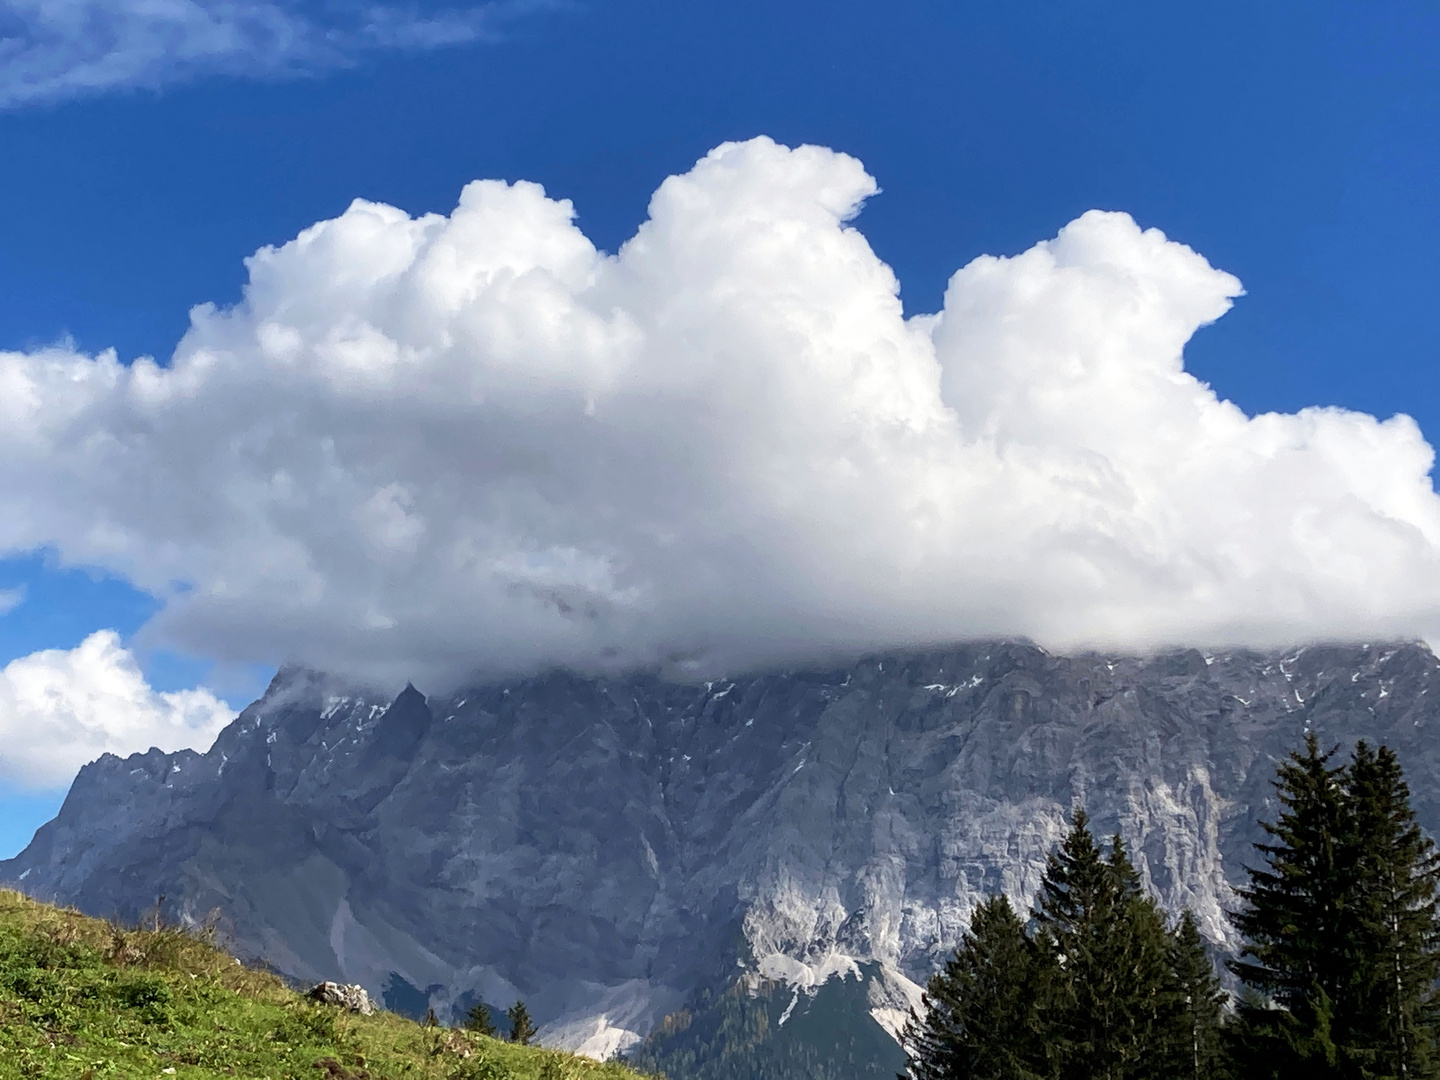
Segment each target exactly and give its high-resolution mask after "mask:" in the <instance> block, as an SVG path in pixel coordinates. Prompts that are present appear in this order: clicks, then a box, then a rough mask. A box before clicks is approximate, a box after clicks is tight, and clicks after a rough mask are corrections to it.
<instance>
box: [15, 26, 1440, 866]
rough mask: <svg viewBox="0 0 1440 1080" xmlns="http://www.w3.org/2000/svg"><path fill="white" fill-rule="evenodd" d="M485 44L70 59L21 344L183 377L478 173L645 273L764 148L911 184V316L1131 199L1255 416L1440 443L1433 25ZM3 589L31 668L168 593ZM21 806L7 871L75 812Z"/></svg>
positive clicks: (195, 660) (656, 31) (33, 110)
mask: <svg viewBox="0 0 1440 1080" xmlns="http://www.w3.org/2000/svg"><path fill="white" fill-rule="evenodd" d="M200 6H201V7H202V8H203V7H204V5H203V4H202V5H200ZM94 7H95V8H96V10H99V11H102V12H105V11H110V12H111V14H112V15H113V17H114V18H115V19H117V20H121V19H123V18H124V17H125V10H126V9H125V6H124V5H122V4H117V5H114V7H113V10H112V9H111V8H110V6H108V5H106V4H103V3H102V4H96V5H94ZM242 7H243V5H242ZM260 7H261V6H260V5H257V10H260ZM25 9H26V5H20V4H13V5H12V4H5V3H0V34H6V33H11V32H14V33H18V34H20V35H21V40H22V43H24V41H26V40H27V39H25V38H24V35H25V34H27V33H28V34H30V35H31V37H32V38H34V39H35V40H40V39H41V38H43V37H44V35H43V34H40V32H39V31H35V30H34V29H33V27H32V28H31V29H30V30H25V29H23V26H24V21H23V20H24V11H25ZM7 13H8V14H9V15H10V16H11V22H14V21H15V20H16V19H19V20H21V25H22V29H21V30H20V31H14V30H13V29H12V28H11V26H10V24H9V23H7V22H6V21H5V19H4V16H5V15H6V14H7ZM265 17H266V18H279V19H291V20H295V21H296V22H297V24H303V25H305V26H310V27H312V29H313V27H314V26H317V25H320V26H321V28H322V30H323V29H325V25H328V24H325V25H322V24H321V17H320V16H319V15H317V14H315V13H314V12H307V10H306V9H305V8H304V7H303V6H287V5H279V6H276V7H272V8H266V9H265ZM332 18H333V16H332ZM397 18H399V17H398V16H397ZM447 18H449V17H448V16H447ZM402 21H403V20H402ZM452 23H453V25H452V24H451V23H446V24H445V25H444V26H442V27H441V31H433V28H432V31H426V32H425V33H420V32H418V31H417V32H409V31H406V32H402V31H403V30H404V28H403V27H402V28H401V29H399V30H394V31H393V32H392V31H388V30H387V31H386V32H385V33H384V34H379V33H377V32H376V31H374V29H373V27H371V28H366V29H363V30H362V29H356V28H355V27H348V28H343V33H341V32H340V31H336V32H334V33H331V35H330V37H329V38H326V37H325V34H324V33H320V32H318V31H317V32H316V34H315V35H314V36H315V40H317V41H319V40H328V41H331V42H332V43H334V42H338V43H339V44H337V45H334V47H333V48H330V49H329V51H325V50H320V49H318V48H315V49H309V50H301V51H299V52H297V53H295V54H287V55H283V56H277V55H275V54H274V52H273V48H272V47H271V45H270V44H267V39H266V38H265V37H264V35H263V34H261V33H259V32H257V33H256V34H255V35H252V37H242V40H241V41H240V43H239V44H238V45H235V46H234V47H233V48H228V51H225V52H223V53H219V54H210V53H206V52H204V51H203V50H202V51H200V52H198V53H196V54H194V55H192V56H190V58H189V59H187V60H186V61H185V62H184V63H180V62H178V61H176V62H173V63H172V62H170V61H169V60H167V59H166V56H165V55H164V54H163V52H162V53H161V54H160V55H159V56H158V57H157V56H149V57H148V58H142V60H143V62H141V61H136V62H135V63H133V64H130V65H129V66H127V65H126V64H123V63H114V64H111V67H110V69H108V70H113V71H115V72H118V73H119V74H116V75H114V76H113V77H112V76H106V79H109V82H106V80H105V79H101V80H99V85H94V84H95V83H96V81H97V80H96V79H95V78H93V77H90V76H86V77H85V78H81V77H79V76H75V77H74V78H73V79H72V78H70V76H68V75H67V71H70V70H71V69H72V68H74V69H76V70H78V66H80V65H82V64H84V63H90V62H91V61H93V60H94V57H95V55H96V51H97V50H99V52H100V53H104V50H105V48H106V47H107V46H105V45H104V43H103V42H102V43H101V44H99V45H97V44H96V43H94V42H84V43H81V44H79V45H76V44H74V43H71V45H70V46H67V48H68V49H69V51H66V49H64V48H58V47H55V48H52V50H51V51H52V52H54V53H55V55H54V56H51V55H50V54H46V55H47V57H48V58H47V59H46V60H45V63H47V64H49V65H51V66H50V67H49V68H47V69H46V71H47V72H49V75H47V78H48V77H52V76H53V78H51V83H49V84H47V86H49V87H50V88H49V89H45V90H44V91H43V92H39V91H36V92H34V93H31V92H30V91H28V90H25V89H24V87H21V88H20V90H16V89H15V87H13V86H12V87H9V88H7V89H6V90H0V98H3V99H5V100H8V101H9V102H10V104H9V106H8V108H5V109H4V110H3V111H0V159H3V160H4V162H5V165H6V167H5V168H4V169H3V170H0V350H7V349H8V350H16V351H22V352H26V351H28V352H34V351H36V350H38V349H41V348H42V347H44V346H48V345H51V344H53V343H56V342H60V341H64V340H67V339H68V340H69V341H71V342H73V345H74V347H75V348H77V349H78V350H81V351H83V352H86V353H94V352H97V351H99V350H102V349H106V348H111V347H113V348H114V349H116V350H117V351H118V353H119V356H120V358H121V359H122V360H123V361H126V362H128V361H130V360H132V359H133V358H134V357H136V356H139V355H142V354H148V355H152V356H155V357H157V358H159V359H160V360H161V361H162V362H163V361H165V360H167V359H168V357H169V356H170V354H171V352H172V350H173V349H174V348H175V346H176V343H177V342H178V341H179V340H180V337H181V335H182V334H183V333H184V331H185V329H186V325H187V319H188V312H189V310H190V308H191V307H192V306H194V305H196V304H200V303H204V302H215V303H218V304H221V305H228V304H234V303H236V302H238V301H239V300H240V299H241V287H242V284H243V283H244V281H245V279H246V268H245V265H244V262H243V260H244V259H245V257H246V256H248V255H250V254H251V253H252V252H254V251H256V250H257V249H258V248H260V247H262V246H263V245H267V244H279V243H283V242H285V241H287V240H288V239H290V238H291V237H293V236H294V235H295V234H296V233H298V232H299V231H300V230H301V229H303V228H305V227H307V226H308V225H310V224H311V223H313V222H316V221H319V220H322V219H326V218H331V217H334V216H336V215H338V214H340V213H341V212H342V211H344V210H345V208H346V207H347V206H348V205H349V204H350V202H351V200H352V199H354V198H356V197H363V198H365V199H369V200H374V201H377V202H384V203H388V204H391V205H394V206H397V207H399V208H401V209H403V210H405V211H408V212H409V213H411V214H420V213H424V212H431V211H434V212H439V213H449V212H450V210H451V209H452V208H453V207H454V205H455V201H456V199H457V197H458V194H459V191H460V189H461V188H462V186H463V185H464V184H466V183H467V182H468V181H470V180H473V179H476V178H500V179H506V180H520V179H528V180H533V181H537V182H539V183H541V184H543V185H544V187H545V190H546V192H547V193H548V194H549V195H550V196H552V197H562V198H567V199H570V200H572V201H573V203H574V206H575V208H576V211H577V214H578V224H579V226H580V227H581V228H582V229H583V230H584V232H585V233H586V234H587V235H588V236H589V237H590V238H591V240H592V241H594V243H595V244H596V245H598V246H599V247H600V248H602V249H604V250H607V251H612V252H613V251H614V250H616V248H617V247H618V246H619V245H620V244H621V243H623V242H624V241H625V240H626V239H627V238H628V237H630V236H631V235H632V234H633V233H634V231H635V229H636V228H637V226H638V225H639V224H640V223H641V222H642V221H643V220H644V219H645V215H646V206H647V202H648V200H649V199H650V197H651V195H652V193H653V192H654V190H655V188H656V186H657V185H658V184H659V182H660V181H661V180H662V179H663V178H664V177H666V176H667V175H670V174H676V173H683V172H685V171H686V170H688V169H689V168H690V167H691V166H692V165H693V164H694V162H695V161H696V160H697V159H698V158H700V157H702V156H703V155H705V154H706V152H707V151H709V150H710V149H711V148H712V147H715V146H716V145H718V144H720V143H722V142H725V141H727V140H744V139H749V138H751V137H753V136H756V135H762V134H763V135H769V136H771V137H772V138H774V139H775V140H777V141H778V142H780V143H782V144H786V145H791V146H794V145H798V144H801V143H816V144H820V145H823V146H828V147H833V148H834V149H836V150H839V151H843V152H845V153H848V154H851V155H854V156H855V157H857V158H859V159H860V161H862V162H863V163H864V165H865V167H866V169H867V170H868V171H869V172H870V174H871V175H873V176H874V177H875V178H876V179H877V180H878V182H879V185H880V188H881V189H882V190H881V194H879V195H878V196H876V197H874V198H873V199H871V200H870V201H869V203H868V204H867V205H866V207H865V209H864V210H863V212H862V214H861V215H860V217H859V218H858V222H857V223H858V226H859V227H860V229H861V230H862V231H863V233H864V235H865V237H866V238H867V239H868V240H869V242H870V244H871V245H872V247H873V248H874V250H875V252H876V254H877V255H878V256H879V257H880V258H881V259H883V260H884V261H885V262H886V263H888V264H889V265H890V266H891V267H893V268H894V270H895V273H896V275H897V276H898V278H899V280H900V282H901V290H902V291H901V297H902V300H903V302H904V305H905V310H906V312H907V313H910V314H914V313H919V312H930V311H935V310H938V309H939V307H940V305H941V302H942V295H943V292H944V289H945V284H946V281H947V279H948V278H949V277H950V275H951V274H952V273H954V272H955V270H956V269H957V268H959V267H961V266H962V265H964V264H966V263H968V262H969V261H970V260H972V259H973V258H975V257H976V256H979V255H982V254H987V253H988V254H996V255H1015V254H1018V253H1020V252H1022V251H1025V250H1026V249H1028V248H1030V247H1031V246H1032V245H1034V244H1036V243H1037V242H1038V241H1041V240H1044V239H1046V238H1048V237H1051V236H1054V235H1055V233H1056V231H1057V230H1058V229H1060V228H1061V227H1062V226H1064V225H1065V224H1066V223H1067V222H1070V221H1071V220H1073V219H1075V218H1076V217H1078V216H1079V215H1080V214H1082V213H1083V212H1085V211H1086V210H1089V209H1092V208H1100V209H1105V210H1120V211H1125V212H1128V213H1129V214H1131V215H1133V217H1134V218H1135V219H1136V221H1138V222H1139V224H1140V225H1141V226H1143V227H1151V226H1154V227H1158V228H1159V229H1162V230H1163V231H1164V232H1165V233H1166V234H1167V235H1168V236H1169V237H1171V238H1172V239H1174V240H1178V241H1180V242H1182V243H1184V244H1187V245H1189V246H1190V247H1192V248H1193V249H1195V250H1196V251H1198V252H1200V253H1201V254H1203V255H1204V256H1205V257H1206V258H1207V259H1208V260H1209V261H1210V263H1211V264H1213V265H1214V266H1215V267H1217V268H1220V269H1222V270H1225V271H1228V272H1230V273H1232V274H1234V275H1236V276H1237V277H1238V278H1239V279H1240V280H1241V281H1242V282H1243V284H1244V288H1245V290H1246V295H1245V296H1243V297H1241V298H1240V299H1239V300H1238V301H1237V302H1236V304H1235V307H1234V310H1233V311H1231V312H1230V313H1229V314H1228V315H1226V316H1225V317H1224V318H1223V319H1221V320H1220V321H1219V322H1217V323H1216V324H1215V325H1214V326H1211V327H1207V328H1205V329H1203V330H1201V331H1200V332H1199V333H1198V334H1197V336H1196V337H1195V338H1194V340H1193V341H1192V342H1191V343H1190V345H1189V346H1188V347H1187V349H1186V366H1187V369H1188V370H1189V371H1191V372H1193V373H1194V374H1196V375H1197V376H1199V378H1201V379H1203V380H1205V381H1207V382H1209V383H1210V384H1212V385H1213V387H1214V388H1215V390H1216V391H1217V392H1218V393H1219V395H1220V396H1222V397H1225V398H1229V399H1231V400H1233V401H1234V402H1236V403H1237V404H1238V405H1239V406H1240V407H1241V408H1243V409H1244V410H1245V411H1246V412H1248V413H1252V414H1253V413H1257V412H1265V411H1270V410H1277V411H1282V412H1292V411H1294V410H1296V409H1299V408H1301V407H1303V406H1309V405H1336V406H1343V407H1345V408H1348V409H1353V410H1358V411H1361V412H1365V413H1371V414H1374V415H1376V416H1378V417H1380V418H1384V417H1388V416H1390V415H1392V414H1394V413H1397V412H1404V413H1408V414H1410V415H1411V416H1413V417H1414V418H1415V419H1416V420H1417V421H1418V423H1419V425H1420V428H1421V430H1422V431H1423V432H1425V433H1426V434H1427V435H1430V436H1431V437H1432V438H1433V434H1434V433H1435V432H1436V431H1440V398H1437V393H1436V391H1437V383H1440V372H1437V365H1436V362H1435V361H1436V359H1437V356H1440V321H1437V320H1436V319H1435V318H1434V315H1433V312H1434V310H1435V299H1434V294H1435V292H1436V288H1437V284H1440V281H1437V271H1436V269H1435V266H1436V260H1435V255H1434V253H1435V251H1436V249H1437V247H1440V210H1437V200H1436V198H1435V191H1434V180H1433V178H1434V177H1435V175H1436V173H1437V166H1440V145H1437V141H1440V77H1437V76H1436V75H1435V72H1434V57H1435V56H1436V55H1437V45H1440V11H1437V9H1436V8H1435V6H1434V5H1433V4H1426V3H1408V4H1407V3H1394V4H1384V5H1375V4H1359V3H1347V4H1337V3H1315V2H1311V3H1305V4H1298V3H1295V4H1292V3H1275V4H1269V5H1254V4H1243V5H1242V4H1235V3H1209V4H1205V5H1188V6H1182V5H1158V6H1157V5H1154V4H1139V3H1112V4H1107V5H1080V4H1064V3H1023V2H1022V3H1011V4H1003V5H999V4H985V5H980V4H965V3H918V2H899V3H889V4H884V5H880V4H863V3H847V2H841V3H835V2H831V3H826V4H820V3H810V2H808V0H789V2H784V3H778V4H777V3H774V2H769V3H764V4H761V3H748V2H730V3H726V4H710V3H687V4H659V3H641V2H629V0H613V2H609V0H591V2H577V3H560V4H552V5H518V6H517V5H510V6H506V7H504V8H489V9H485V10H483V11H478V12H477V13H474V14H472V15H468V16H464V17H461V18H459V21H458V23H457V22H454V20H453V19H452ZM427 25H428V24H427ZM329 29H331V30H334V28H333V27H330V28H329ZM422 29H423V28H422ZM45 33H46V34H51V35H52V36H53V34H54V33H56V31H54V29H53V28H49V29H47V30H45ZM427 34H428V35H429V36H427ZM337 35H338V36H337ZM45 40H49V39H45ZM302 40H303V36H302ZM41 43H42V44H43V43H44V42H43V41H42V42H41ZM62 44H63V43H62ZM51 45H52V46H53V42H51ZM30 47H31V51H32V52H33V51H34V50H35V49H37V48H38V47H39V46H37V45H35V43H34V41H33V40H32V41H30ZM48 47H50V46H47V48H48ZM138 47H139V46H137V48H138ZM57 50H58V51H57ZM57 56H58V59H57V58H56V57H57ZM112 59H113V57H112ZM67 64H68V65H71V67H69V68H67V66H66V65H67ZM87 70H88V69H87ZM127 72H128V74H127ZM87 79H88V84H87ZM52 84H53V85H52ZM27 95H29V96H27ZM3 589H10V590H18V591H16V592H15V593H14V595H15V596H21V595H23V600H20V601H19V602H17V603H15V604H14V606H13V607H12V609H11V610H10V611H9V613H8V614H5V615H0V648H3V650H4V655H3V656H0V661H3V662H8V661H10V660H14V659H16V658H20V657H24V656H27V655H29V654H32V653H34V652H35V651H36V650H41V649H71V648H74V647H75V646H77V645H78V644H79V643H80V642H81V641H82V640H83V639H84V638H85V637H86V636H87V635H88V634H90V633H92V632H94V631H96V630H101V629H114V630H117V631H118V632H119V634H120V635H121V636H122V638H124V639H126V640H129V639H130V637H131V636H132V635H134V634H135V633H136V632H137V631H139V630H140V628H141V627H142V626H143V625H144V624H145V623H146V622H147V620H149V619H150V618H151V617H152V616H153V615H154V614H155V612H156V610H157V605H158V603H159V602H158V601H156V600H154V599H152V598H151V597H149V596H147V595H145V593H143V592H140V591H137V590H135V589H133V588H131V587H129V586H127V585H125V584H124V583H122V582H121V581H119V580H117V579H116V576H115V573H114V572H113V570H107V569H105V568H100V569H92V570H91V571H88V572H87V571H85V570H80V569H74V568H68V569H61V568H60V567H59V566H58V565H57V560H56V559H55V557H54V556H53V555H50V556H47V555H46V554H44V553H43V552H40V553H36V552H30V553H17V554H15V556H14V557H13V558H11V559H9V560H8V561H6V562H3V563H0V590H3ZM175 641H176V639H175V638H174V637H173V636H172V637H171V638H167V639H166V640H165V641H163V642H161V643H160V644H158V645H154V646H151V645H146V646H145V647H143V648H141V649H140V651H139V652H138V653H137V655H138V656H139V658H140V663H141V665H142V667H143V669H144V672H145V675H146V677H147V678H148V680H149V682H150V684H151V685H152V686H153V687H155V688H156V689H158V690H178V689H181V688H184V687H189V686H193V685H195V684H196V682H197V681H198V680H201V679H207V678H208V679H209V680H210V683H211V685H212V686H214V687H215V688H216V689H217V690H218V691H219V692H220V693H221V694H223V695H225V696H227V697H229V699H230V700H231V701H232V702H234V703H235V704H237V705H239V704H243V702H244V700H246V699H247V695H249V694H252V693H253V692H255V690H256V689H257V687H260V686H263V681H264V679H265V677H266V676H267V674H268V668H267V666H266V664H265V663H264V662H263V661H259V662H249V663H246V662H241V661H235V658H234V657H231V656H225V657H220V656H218V655H217V651H216V650H214V649H207V648H206V647H204V646H200V647H196V648H195V649H194V650H193V655H191V656H188V657H187V656H185V655H183V652H184V650H183V648H177V647H176V645H175ZM247 655H248V654H247ZM217 658H218V659H222V660H225V661H226V665H225V666H224V668H223V670H221V671H220V672H219V673H214V672H212V669H211V666H210V664H211V661H212V660H214V659H217ZM231 661H235V662H231ZM6 790H7V794H5V795H4V796H0V855H3V854H6V853H8V852H9V851H12V850H15V849H17V848H18V847H19V846H21V845H22V844H23V843H24V842H25V840H26V839H28V836H29V832H30V831H31V830H32V829H33V828H34V827H35V825H36V824H37V823H38V822H39V821H41V820H44V819H45V818H46V817H48V816H49V815H50V814H51V813H53V810H54V808H55V807H56V806H57V805H58V799H59V794H60V790H61V789H57V788H54V787H51V788H47V789H45V790H42V791H41V792H39V793H38V794H37V793H35V792H33V791H25V790H22V789H20V788H19V787H18V786H17V785H16V784H14V783H11V784H10V785H9V787H8V788H7V789H6Z"/></svg>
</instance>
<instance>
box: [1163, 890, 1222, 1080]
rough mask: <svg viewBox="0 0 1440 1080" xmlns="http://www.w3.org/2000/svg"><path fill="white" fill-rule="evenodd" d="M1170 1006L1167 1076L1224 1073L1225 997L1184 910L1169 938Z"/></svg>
mask: <svg viewBox="0 0 1440 1080" xmlns="http://www.w3.org/2000/svg"><path fill="white" fill-rule="evenodd" d="M1170 971H1171V977H1172V983H1171V987H1172V994H1173V1002H1174V1004H1173V1008H1172V1010H1171V1012H1170V1016H1169V1021H1168V1025H1167V1026H1168V1028H1169V1039H1168V1040H1167V1043H1168V1045H1167V1050H1168V1054H1167V1056H1168V1058H1169V1063H1168V1065H1167V1068H1166V1075H1168V1076H1171V1077H1174V1078H1175V1080H1212V1078H1214V1077H1218V1076H1220V1075H1222V1074H1223V1066H1224V1060H1223V1059H1224V1047H1223V1044H1222V1042H1221V1024H1222V1020H1223V1016H1224V1009H1225V1002H1226V1000H1227V995H1226V994H1225V992H1224V991H1223V990H1221V988H1220V980H1219V978H1218V977H1217V976H1216V974H1215V966H1214V964H1213V963H1211V961H1210V954H1209V951H1208V950H1207V949H1206V947H1205V939H1204V938H1202V937H1201V936H1200V927H1199V925H1198V924H1197V923H1196V922H1195V916H1194V914H1193V913H1191V912H1190V911H1189V910H1188V909H1187V910H1186V911H1185V912H1184V913H1183V914H1182V915H1181V916H1180V922H1179V923H1178V924H1177V925H1176V927H1175V929H1174V931H1173V932H1172V933H1171V935H1170Z"/></svg>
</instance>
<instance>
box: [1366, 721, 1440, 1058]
mask: <svg viewBox="0 0 1440 1080" xmlns="http://www.w3.org/2000/svg"><path fill="white" fill-rule="evenodd" d="M1348 794H1349V796H1350V802H1351V810H1352V815H1353V829H1354V842H1355V847H1356V856H1355V866H1356V872H1355V875H1354V879H1353V886H1354V888H1353V892H1354V896H1353V899H1352V900H1351V903H1350V906H1349V915H1350V917H1351V919H1352V921H1353V923H1354V929H1353V931H1352V933H1353V939H1354V942H1355V955H1356V958H1357V960H1358V965H1357V967H1358V970H1357V972H1356V975H1355V978H1354V980H1353V984H1354V985H1353V993H1354V996H1355V1011H1356V1018H1355V1022H1354V1023H1353V1024H1352V1025H1351V1035H1352V1037H1351V1042H1352V1044H1353V1045H1352V1046H1351V1047H1350V1048H1349V1049H1350V1053H1349V1055H1348V1056H1349V1057H1350V1058H1351V1059H1352V1060H1353V1061H1354V1062H1355V1064H1356V1065H1357V1066H1361V1067H1363V1069H1364V1070H1365V1075H1366V1076H1367V1077H1369V1076H1373V1077H1397V1078H1399V1077H1403V1078H1405V1080H1424V1078H1431V1077H1435V1076H1437V1075H1440V1069H1437V1064H1440V1062H1437V1053H1436V1036H1437V1011H1440V998H1437V993H1436V980H1437V979H1440V933H1437V921H1436V888H1437V882H1440V856H1437V855H1436V852H1435V848H1434V845H1433V844H1432V843H1431V842H1430V840H1429V839H1427V838H1426V837H1425V835H1424V834H1423V833H1422V832H1421V831H1420V826H1419V825H1418V824H1417V823H1416V821H1415V814H1414V811H1413V810H1412V809H1411V808H1410V789H1409V787H1408V786H1407V785H1406V783H1405V779H1404V776H1403V775H1402V773H1401V770H1400V764H1399V762H1398V761H1397V760H1396V757H1395V754H1394V753H1393V752H1392V751H1391V750H1390V749H1389V748H1388V747H1384V746H1382V747H1380V748H1379V750H1378V751H1375V750H1372V749H1371V748H1370V747H1369V745H1368V744H1366V743H1364V742H1361V743H1360V744H1359V745H1358V746H1357V747H1356V748H1355V756H1354V758H1353V759H1352V761H1351V764H1350V769H1349V784H1348Z"/></svg>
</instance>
